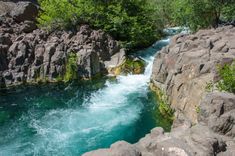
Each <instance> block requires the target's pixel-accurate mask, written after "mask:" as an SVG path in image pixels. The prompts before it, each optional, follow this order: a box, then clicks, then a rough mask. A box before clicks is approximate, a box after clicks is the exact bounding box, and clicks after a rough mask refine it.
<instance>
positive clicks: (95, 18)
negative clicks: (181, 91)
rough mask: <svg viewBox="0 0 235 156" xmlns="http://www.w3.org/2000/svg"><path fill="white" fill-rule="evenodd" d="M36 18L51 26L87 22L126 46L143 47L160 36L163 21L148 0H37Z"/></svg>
mask: <svg viewBox="0 0 235 156" xmlns="http://www.w3.org/2000/svg"><path fill="white" fill-rule="evenodd" d="M39 2H40V5H41V8H42V11H41V14H40V17H39V18H38V21H39V23H40V25H41V26H47V27H48V26H49V28H51V29H65V28H69V29H76V26H77V25H79V24H89V25H91V26H93V27H94V28H98V29H102V30H104V31H106V32H108V33H109V34H111V35H112V36H113V37H114V38H115V39H117V40H120V41H121V42H122V43H123V46H124V47H126V48H138V47H145V46H148V45H150V44H151V43H153V42H154V41H155V40H156V39H157V38H159V37H160V35H161V33H157V32H160V31H161V30H162V28H163V24H162V21H161V19H160V18H156V17H158V15H157V14H156V13H157V11H156V9H157V8H155V5H152V1H150V0H147V1H146V0H108V1H107V0H70V1H67V0H40V1H39Z"/></svg>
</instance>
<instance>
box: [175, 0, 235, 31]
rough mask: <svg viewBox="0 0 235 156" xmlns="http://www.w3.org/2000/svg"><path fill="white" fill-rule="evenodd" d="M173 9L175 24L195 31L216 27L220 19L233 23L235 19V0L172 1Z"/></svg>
mask: <svg viewBox="0 0 235 156" xmlns="http://www.w3.org/2000/svg"><path fill="white" fill-rule="evenodd" d="M171 8H173V9H172V10H173V12H172V15H171V18H172V20H173V21H174V23H176V24H179V25H185V26H188V27H189V28H190V29H191V30H193V31H196V30H198V29H200V28H207V27H211V26H212V27H216V26H218V23H219V20H220V19H223V20H227V21H231V20H234V17H235V3H234V0H197V1H195V0H172V4H171Z"/></svg>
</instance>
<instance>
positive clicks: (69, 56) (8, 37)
mask: <svg viewBox="0 0 235 156" xmlns="http://www.w3.org/2000/svg"><path fill="white" fill-rule="evenodd" d="M38 8H39V7H38V6H37V5H36V4H34V3H31V2H24V1H20V2H17V3H14V2H3V1H1V2H0V14H1V16H0V86H1V87H9V86H12V85H18V84H22V83H37V82H39V81H40V82H41V81H48V82H57V81H61V80H65V79H66V81H67V80H70V79H75V78H78V79H90V78H92V77H94V76H96V75H97V74H106V73H107V71H108V70H109V69H110V68H113V67H117V66H120V65H121V64H122V63H123V62H124V60H125V51H124V49H121V47H120V46H119V44H118V42H117V41H115V40H114V39H113V38H112V37H111V36H109V35H108V34H106V33H104V32H103V31H102V30H93V29H91V28H90V27H89V26H88V25H81V26H78V27H77V30H75V31H57V30H56V31H53V32H47V31H45V30H43V29H39V28H37V25H36V22H35V21H36V19H35V18H36V17H37V15H38Z"/></svg>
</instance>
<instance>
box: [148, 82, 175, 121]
mask: <svg viewBox="0 0 235 156" xmlns="http://www.w3.org/2000/svg"><path fill="white" fill-rule="evenodd" d="M150 88H151V89H152V90H153V91H154V92H155V93H156V96H157V100H158V109H159V111H160V113H161V115H162V116H164V117H165V118H166V119H168V121H169V122H173V120H174V110H173V109H172V108H171V107H170V105H169V104H168V102H167V96H166V95H165V94H164V93H163V91H162V90H161V89H160V88H158V87H156V86H154V85H153V84H152V83H151V84H150Z"/></svg>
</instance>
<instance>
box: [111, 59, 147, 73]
mask: <svg viewBox="0 0 235 156" xmlns="http://www.w3.org/2000/svg"><path fill="white" fill-rule="evenodd" d="M144 70H145V62H144V60H141V59H136V60H135V59H132V58H127V59H126V60H125V61H124V63H123V64H122V65H120V66H118V67H115V68H113V69H111V71H110V73H112V74H114V75H120V74H121V73H123V74H129V73H131V74H142V73H144Z"/></svg>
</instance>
